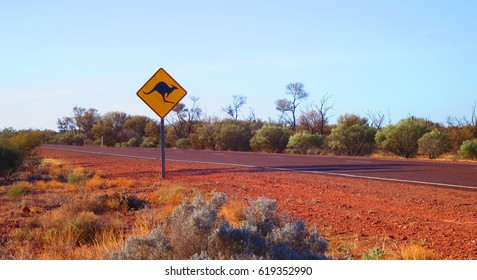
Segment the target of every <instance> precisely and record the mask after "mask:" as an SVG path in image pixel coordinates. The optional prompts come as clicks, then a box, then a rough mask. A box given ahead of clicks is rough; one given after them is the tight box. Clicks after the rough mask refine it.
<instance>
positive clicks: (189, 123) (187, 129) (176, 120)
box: [166, 97, 202, 139]
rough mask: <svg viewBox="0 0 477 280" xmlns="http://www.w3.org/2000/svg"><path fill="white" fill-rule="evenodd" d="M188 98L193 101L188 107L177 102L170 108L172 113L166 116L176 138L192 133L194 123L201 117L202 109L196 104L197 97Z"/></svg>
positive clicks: (186, 136)
mask: <svg viewBox="0 0 477 280" xmlns="http://www.w3.org/2000/svg"><path fill="white" fill-rule="evenodd" d="M190 99H191V100H192V102H193V103H192V106H191V108H190V109H189V108H187V106H186V105H185V104H184V103H178V104H177V105H176V106H175V107H174V108H173V109H172V113H173V114H171V115H169V117H168V118H166V119H167V121H168V122H169V124H170V125H171V126H172V127H173V129H174V131H175V132H176V134H177V138H178V139H181V138H188V137H189V135H190V134H191V133H193V128H194V125H195V124H196V123H197V122H198V121H199V120H200V118H201V117H202V109H201V108H199V106H198V104H197V101H198V100H199V98H198V97H191V98H190Z"/></svg>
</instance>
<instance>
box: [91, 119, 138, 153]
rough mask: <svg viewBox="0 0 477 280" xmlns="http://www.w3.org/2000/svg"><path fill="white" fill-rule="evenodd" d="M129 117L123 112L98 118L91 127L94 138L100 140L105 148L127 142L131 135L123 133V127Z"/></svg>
mask: <svg viewBox="0 0 477 280" xmlns="http://www.w3.org/2000/svg"><path fill="white" fill-rule="evenodd" d="M129 118H130V116H129V115H128V114H126V113H124V112H108V113H106V114H104V115H103V116H102V117H100V118H99V119H98V120H97V122H96V124H95V125H94V127H93V133H94V137H95V138H96V139H101V137H103V140H104V144H105V145H107V146H112V145H115V144H116V143H120V142H123V141H128V140H129V138H130V137H131V135H130V134H129V133H127V132H124V131H123V133H122V134H123V135H120V132H122V130H123V129H124V125H125V123H126V121H127V120H128V119H129Z"/></svg>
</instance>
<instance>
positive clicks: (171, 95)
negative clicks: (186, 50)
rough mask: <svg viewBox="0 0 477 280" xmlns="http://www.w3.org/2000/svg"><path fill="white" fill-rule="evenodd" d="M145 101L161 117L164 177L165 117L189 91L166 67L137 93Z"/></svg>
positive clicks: (164, 173)
mask: <svg viewBox="0 0 477 280" xmlns="http://www.w3.org/2000/svg"><path fill="white" fill-rule="evenodd" d="M136 94H137V96H138V97H139V98H141V100H142V101H144V103H146V104H147V106H149V108H151V109H152V110H153V111H154V112H155V113H156V114H157V115H158V116H159V117H161V158H162V178H163V179H165V178H166V143H165V142H166V141H165V138H166V137H165V129H164V118H165V117H166V115H167V114H168V113H169V112H170V111H171V110H172V108H174V106H176V105H177V104H178V103H179V102H180V101H181V99H182V98H184V96H185V95H186V94H187V91H186V90H185V89H184V88H183V87H181V85H179V83H178V82H176V80H174V78H172V77H171V76H170V75H169V74H168V73H167V72H166V71H165V70H164V69H162V68H160V69H159V70H157V72H156V73H155V74H154V75H153V76H152V77H151V78H150V79H149V80H148V81H147V82H146V83H145V84H144V85H143V86H142V87H141V88H140V89H139V90H138V92H137V93H136Z"/></svg>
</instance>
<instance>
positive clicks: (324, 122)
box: [299, 94, 334, 135]
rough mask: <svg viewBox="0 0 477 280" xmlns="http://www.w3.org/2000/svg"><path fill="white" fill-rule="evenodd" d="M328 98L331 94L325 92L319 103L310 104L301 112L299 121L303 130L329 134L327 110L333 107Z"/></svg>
mask: <svg viewBox="0 0 477 280" xmlns="http://www.w3.org/2000/svg"><path fill="white" fill-rule="evenodd" d="M330 99H331V96H329V95H328V94H325V96H323V98H321V100H320V103H319V104H310V105H308V106H307V107H306V108H305V110H303V111H302V112H301V116H300V119H299V122H300V126H301V127H302V128H303V130H306V131H308V132H310V133H311V134H320V135H327V134H329V128H328V123H329V119H330V117H331V116H330V115H329V112H330V110H332V109H333V107H334V103H333V104H329V102H330Z"/></svg>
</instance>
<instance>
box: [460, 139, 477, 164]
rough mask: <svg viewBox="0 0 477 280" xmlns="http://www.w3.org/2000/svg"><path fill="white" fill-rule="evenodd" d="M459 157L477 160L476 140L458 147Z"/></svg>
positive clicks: (468, 141) (465, 142)
mask: <svg viewBox="0 0 477 280" xmlns="http://www.w3.org/2000/svg"><path fill="white" fill-rule="evenodd" d="M459 155H460V156H461V157H462V158H464V159H477V139H474V140H467V141H464V143H462V145H461V146H460V149H459Z"/></svg>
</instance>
